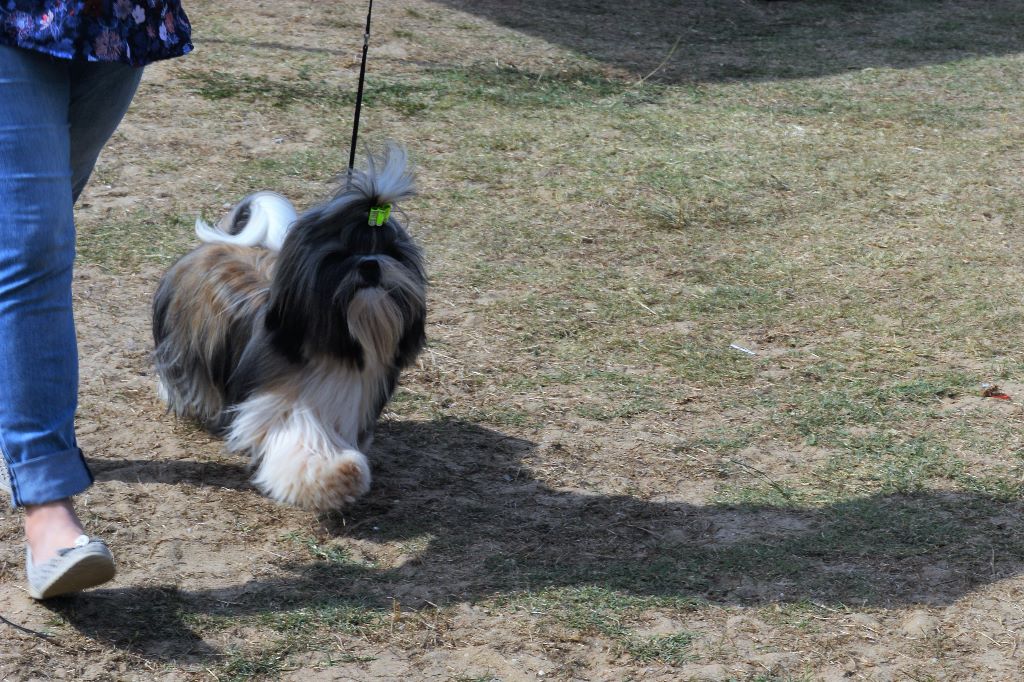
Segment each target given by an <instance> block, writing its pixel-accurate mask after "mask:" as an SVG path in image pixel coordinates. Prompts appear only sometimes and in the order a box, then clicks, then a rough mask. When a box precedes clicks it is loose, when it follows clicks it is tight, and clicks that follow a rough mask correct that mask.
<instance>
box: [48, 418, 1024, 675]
mask: <svg viewBox="0 0 1024 682" xmlns="http://www.w3.org/2000/svg"><path fill="white" fill-rule="evenodd" d="M534 447H535V446H534V444H533V443H530V442H528V441H525V440H522V439H519V438H514V437H510V436H507V435H504V434H501V433H498V432H496V431H492V430H489V429H485V428H481V427H479V426H476V425H473V424H469V423H465V422H460V421H447V420H443V421H436V422H412V423H410V422H392V423H385V424H383V425H382V426H381V429H380V431H379V432H378V438H377V444H376V446H375V448H374V450H373V456H372V458H371V459H372V460H373V464H374V471H375V476H376V483H375V485H374V488H373V489H372V490H371V491H370V493H369V494H368V495H367V497H366V498H364V500H363V501H362V502H361V503H359V504H358V505H356V507H355V508H354V509H352V510H350V511H349V512H348V513H347V515H346V517H345V519H344V523H342V520H341V519H340V517H329V518H326V519H324V525H325V529H326V531H327V532H328V533H331V534H334V535H336V536H341V537H353V538H358V539H360V540H363V541H379V542H391V543H393V542H396V541H397V542H400V543H402V544H403V545H404V546H405V547H406V548H408V551H407V552H406V556H405V557H403V559H402V561H401V562H399V564H400V565H397V566H394V567H389V568H376V567H374V566H372V565H368V564H365V563H360V562H357V561H347V560H345V559H344V558H343V557H339V558H337V559H336V560H334V561H327V560H323V561H313V562H308V563H298V564H291V565H286V566H284V567H283V568H284V569H285V570H286V571H287V574H286V575H282V576H278V577H275V578H271V579H255V580H252V581H249V582H247V583H245V584H242V585H238V586H237V587H233V588H231V589H227V590H216V591H187V590H176V589H133V588H124V589H113V590H97V591H93V592H89V593H85V594H82V595H79V596H77V597H75V598H73V599H70V600H67V601H66V602H63V603H59V604H57V605H56V606H55V607H54V608H55V609H57V610H59V611H61V613H62V614H63V615H65V617H67V618H68V619H69V620H70V621H71V622H72V623H73V624H74V625H75V626H76V627H78V628H80V629H81V630H82V631H84V632H87V633H88V634H90V635H92V636H96V637H99V638H101V639H104V640H106V641H110V642H113V643H116V644H117V645H119V646H128V647H130V648H132V649H133V650H135V651H137V652H139V653H142V654H143V655H146V656H150V657H156V658H161V659H165V658H169V657H172V656H173V657H175V658H177V659H179V660H180V659H185V660H187V659H189V658H190V657H197V658H198V659H203V658H204V657H206V656H207V655H208V654H209V653H210V652H209V647H207V646H206V645H205V644H203V643H202V641H201V640H200V638H199V637H197V636H196V635H195V634H194V633H193V632H192V630H191V629H190V628H189V627H188V625H187V622H188V616H189V615H190V614H212V615H216V616H226V617H237V616H247V615H259V614H264V613H272V612H277V611H288V610H293V609H298V608H304V607H320V606H323V605H325V604H335V605H344V604H355V605H359V606H361V607H369V608H377V609H380V610H387V609H390V608H391V605H392V600H393V599H398V600H399V601H400V602H401V603H402V604H404V605H408V606H417V605H422V604H424V603H426V602H430V603H433V604H445V603H453V602H460V601H465V602H471V601H473V600H476V599H481V598H487V597H491V596H493V595H500V594H516V593H522V592H524V591H528V590H529V591H537V590H543V589H547V588H563V587H566V588H575V587H588V586H598V587H601V588H606V589H612V590H617V591H621V592H624V593H628V594H633V595H662V596H672V597H682V598H686V599H693V600H697V601H707V602H712V603H719V604H746V605H757V604H765V603H773V602H794V601H803V600H813V601H816V602H819V603H826V604H835V605H839V604H861V605H875V606H889V605H900V604H918V603H919V604H949V603H951V602H953V601H955V600H956V599H957V598H959V597H961V596H962V595H963V594H965V593H966V592H967V591H968V590H970V589H972V588H974V587H975V586H977V585H979V584H983V583H987V582H990V581H994V580H997V579H1000V578H1003V577H1006V576H1010V575H1016V574H1018V573H1020V572H1021V570H1022V569H1024V541H1022V538H1024V534H1022V533H1021V532H1020V531H1021V529H1022V526H1024V522H1022V521H1021V519H1022V518H1024V517H1022V514H1021V512H1022V511H1024V510H1022V508H1021V504H1020V503H1018V502H1015V501H1014V502H1007V501H1000V500H998V499H995V498H992V497H988V496H985V495H982V494H974V493H937V492H928V493H922V494H919V495H913V496H904V495H876V496H871V497H865V498H860V499H855V500H852V501H846V502H842V503H838V504H834V505H830V506H826V507H824V508H821V509H817V510H810V509H796V508H788V507H773V506H756V505H748V506H718V505H716V506H697V505H691V504H685V503H679V502H652V501H644V500H639V499H636V498H632V497H626V496H608V495H599V494H588V493H585V492H570V491H560V490H556V489H553V488H552V487H550V486H548V485H546V484H544V483H543V482H541V481H538V480H537V479H535V478H534V477H533V476H532V475H531V474H530V472H529V470H527V469H526V468H524V463H523V459H524V457H525V456H526V455H528V454H530V453H531V451H532V450H533V449H534ZM167 466H170V467H174V466H181V467H183V468H184V472H191V473H192V475H194V474H195V473H196V472H195V471H193V469H192V468H193V467H194V466H195V463H179V464H178V465H175V464H173V463H169V464H167ZM220 473H221V474H222V475H223V477H226V478H230V471H228V470H224V471H221V472H220ZM236 473H237V479H235V481H234V485H235V486H239V487H240V486H243V485H246V484H245V470H244V468H242V467H241V466H239V469H238V470H237V472H236ZM133 480H134V479H133ZM216 484H217V485H223V484H224V480H220V479H218V480H217V481H216ZM254 494H255V493H254ZM136 612H138V613H139V617H140V618H144V619H145V620H146V621H147V622H149V623H150V624H151V626H150V627H148V628H138V627H133V626H132V624H131V622H130V621H128V620H121V619H112V618H110V617H109V614H118V613H125V614H128V613H136ZM103 614H108V617H104V615H103ZM168 642H171V644H169V643H168Z"/></svg>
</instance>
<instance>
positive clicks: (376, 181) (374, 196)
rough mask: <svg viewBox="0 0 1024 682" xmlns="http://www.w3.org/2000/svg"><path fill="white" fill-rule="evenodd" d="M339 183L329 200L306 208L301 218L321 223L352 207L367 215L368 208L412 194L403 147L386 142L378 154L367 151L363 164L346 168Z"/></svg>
mask: <svg viewBox="0 0 1024 682" xmlns="http://www.w3.org/2000/svg"><path fill="white" fill-rule="evenodd" d="M340 185H341V186H340V188H339V190H338V193H337V194H335V195H334V197H333V198H332V199H331V200H330V201H328V202H326V203H325V204H323V205H322V206H319V207H317V208H315V209H312V210H310V211H307V212H306V214H305V215H304V216H303V221H304V222H310V223H322V222H325V221H331V220H336V219H337V218H338V216H340V215H342V214H347V213H349V212H350V211H356V210H358V211H360V212H361V211H363V210H365V212H366V215H367V218H369V214H370V209H371V208H374V207H376V206H383V205H386V204H391V205H395V204H397V203H398V202H400V201H402V200H404V199H408V198H409V197H412V196H414V195H415V194H416V187H415V179H414V178H413V174H412V170H411V169H410V168H409V157H408V155H407V154H406V151H405V148H404V147H401V146H399V145H397V144H394V143H391V144H388V145H387V146H386V147H385V149H384V153H383V154H382V155H380V156H373V155H371V156H370V157H369V160H368V163H367V167H366V168H354V169H352V170H351V171H349V173H348V175H346V176H344V177H342V178H341V182H340Z"/></svg>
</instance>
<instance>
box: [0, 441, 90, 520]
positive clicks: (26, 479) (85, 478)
mask: <svg viewBox="0 0 1024 682" xmlns="http://www.w3.org/2000/svg"><path fill="white" fill-rule="evenodd" d="M8 467H9V470H10V473H11V502H12V504H13V505H14V506H16V507H23V506H25V505H27V504H46V503H47V502H55V501H57V500H63V499H64V498H66V497H72V496H74V495H77V494H78V493H80V492H82V491H83V490H85V489H86V488H88V487H89V486H90V485H92V482H93V476H92V472H91V471H89V466H88V465H87V464H86V463H85V457H83V456H82V451H81V450H80V449H79V448H71V449H70V450H64V451H62V452H54V453H50V454H48V455H45V456H42V457H35V458H33V459H30V460H26V461H23V462H9V463H8Z"/></svg>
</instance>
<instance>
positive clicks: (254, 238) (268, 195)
mask: <svg viewBox="0 0 1024 682" xmlns="http://www.w3.org/2000/svg"><path fill="white" fill-rule="evenodd" d="M297 218H298V214H297V213H296V212H295V207H294V206H292V203H291V202H290V201H288V200H287V199H286V198H284V197H283V196H281V195H280V194H277V193H276V192H256V193H254V194H250V195H249V196H247V197H245V198H244V199H242V200H241V201H240V202H238V204H237V205H236V206H235V207H234V208H232V209H231V211H230V212H229V213H228V214H227V215H226V216H224V217H223V218H221V219H220V221H219V222H218V223H217V224H216V225H210V224H208V223H207V222H206V221H204V220H202V219H201V218H200V219H197V220H196V236H197V237H199V239H200V240H201V241H204V242H207V243H214V244H236V245H238V246H262V247H264V248H266V249H270V250H272V251H280V250H281V245H282V244H283V243H284V238H285V236H286V235H287V234H288V230H289V228H291V226H292V224H294V223H295V221H296V219H297Z"/></svg>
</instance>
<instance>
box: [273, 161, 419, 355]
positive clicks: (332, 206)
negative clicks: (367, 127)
mask: <svg viewBox="0 0 1024 682" xmlns="http://www.w3.org/2000/svg"><path fill="white" fill-rule="evenodd" d="M412 194H413V184H412V176H411V174H410V173H409V171H408V169H407V166H406V157H405V153H404V152H403V151H401V150H400V149H398V148H395V147H391V148H389V149H388V151H387V154H386V155H385V157H384V159H383V160H382V161H378V160H372V161H371V163H370V167H369V168H368V169H367V170H365V171H364V170H359V171H355V172H353V173H352V174H351V175H350V176H349V177H348V179H347V180H346V181H344V182H343V184H342V187H341V189H340V190H339V192H338V193H337V194H336V195H335V196H334V197H333V198H332V199H330V200H328V201H326V202H325V203H323V204H321V205H319V206H316V207H314V208H312V209H310V210H308V211H306V212H305V213H304V214H302V215H301V216H300V217H299V219H298V221H296V223H295V224H294V225H293V226H292V228H291V230H290V231H289V233H288V236H287V237H286V238H285V242H284V245H283V246H282V248H281V254H280V257H279V259H278V262H277V269H276V272H275V274H274V278H273V283H272V285H271V290H270V302H269V306H268V309H267V315H266V329H267V332H268V333H269V335H270V341H271V344H272V345H273V347H274V348H275V349H276V350H277V351H278V352H280V353H282V354H284V355H285V356H286V357H287V358H288V359H289V360H291V361H292V362H303V361H306V360H308V359H310V358H313V357H325V356H326V357H335V358H338V359H341V360H345V361H351V362H355V363H356V364H357V365H358V366H360V367H363V366H366V365H368V364H372V365H378V366H387V367H396V368H399V369H400V368H402V367H404V366H406V365H408V364H409V363H410V362H412V360H413V359H414V358H415V356H416V355H417V353H419V351H420V350H421V349H422V347H423V345H424V343H425V332H424V323H425V318H426V275H425V273H424V269H423V258H422V254H421V252H420V249H419V247H418V246H417V245H416V243H415V242H414V241H413V240H412V238H411V237H410V236H409V234H408V233H407V232H406V230H405V227H404V226H403V225H402V224H401V222H400V221H399V219H398V217H397V215H396V214H395V212H394V211H392V212H391V214H390V216H389V217H387V218H386V220H384V221H383V224H381V225H377V224H376V223H375V222H374V223H373V224H371V219H370V213H371V210H374V209H377V208H378V207H383V206H389V205H394V204H395V203H396V202H398V201H400V200H402V199H404V198H407V197H409V196H411V195H412Z"/></svg>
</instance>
